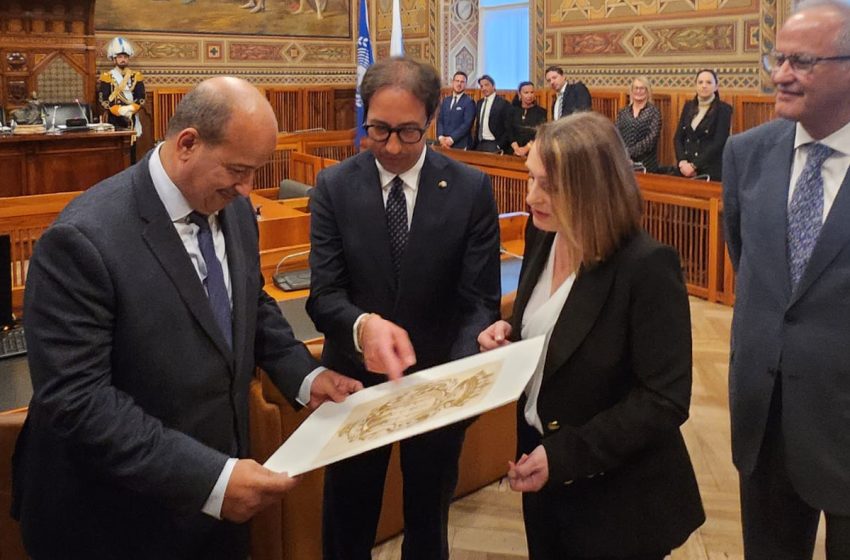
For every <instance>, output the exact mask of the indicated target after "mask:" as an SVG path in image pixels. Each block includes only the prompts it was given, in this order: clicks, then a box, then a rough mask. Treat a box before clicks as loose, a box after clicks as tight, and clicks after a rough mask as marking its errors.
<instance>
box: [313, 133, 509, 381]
mask: <svg viewBox="0 0 850 560" xmlns="http://www.w3.org/2000/svg"><path fill="white" fill-rule="evenodd" d="M310 209H311V216H310V243H311V251H310V269H311V271H312V272H311V285H310V297H309V298H308V300H307V312H308V313H309V314H310V317H311V318H312V319H313V322H314V323H315V324H316V328H318V329H319V331H321V332H322V333H324V335H325V345H324V350H323V353H322V361H323V363H324V364H325V365H327V366H328V367H330V368H332V369H334V370H337V371H340V372H344V373H345V374H346V375H350V376H352V377H355V378H358V379H360V380H362V381H363V382H364V383H365V384H367V385H369V384H375V383H377V382H383V381H385V380H386V377H385V376H383V375H375V374H370V373H367V372H366V370H365V369H364V365H363V359H362V357H361V356H360V355H359V354H358V353H357V352H356V351H355V349H354V340H353V333H352V328H353V326H354V322H355V320H356V319H357V317H358V316H359V315H360V314H361V313H365V312H373V313H378V314H380V315H381V316H382V317H384V318H386V319H388V320H390V321H393V322H394V323H396V324H398V325H400V326H401V327H403V328H404V329H406V330H407V332H408V334H409V335H410V340H411V342H412V343H413V348H414V350H415V351H416V358H417V363H416V365H415V366H413V368H412V369H411V371H416V370H419V369H423V368H427V367H431V366H434V365H437V364H440V363H443V362H446V361H449V360H455V359H457V358H461V357H464V356H468V355H471V354H475V353H477V352H478V342H477V337H478V333H480V332H481V331H482V330H484V329H485V328H486V327H487V326H488V325H489V324H491V323H492V322H493V321H495V320H496V319H497V318H498V315H499V304H500V300H501V291H500V267H499V224H498V212H497V210H496V202H495V200H494V198H493V192H492V187H491V186H490V180H489V178H488V177H487V176H486V175H484V174H483V173H481V172H480V171H478V170H476V169H473V168H472V167H468V166H466V165H463V164H461V163H458V162H456V161H455V160H453V159H450V158H448V157H446V156H444V155H442V154H439V153H437V152H434V151H432V150H430V149H429V150H428V152H427V154H426V156H425V162H424V165H423V167H422V172H421V174H420V177H419V186H418V192H417V195H416V206H415V208H414V212H413V219H412V221H411V223H410V233H409V237H408V242H407V248H406V249H405V252H404V256H403V258H402V262H401V271H400V273H399V279H398V284H396V281H395V273H394V271H393V266H392V258H391V256H390V243H389V234H388V233H387V221H386V212H385V209H384V201H383V195H382V193H381V186H380V177H379V174H378V169H377V167H376V166H375V156H374V155H372V154H371V153H370V152H363V153H361V154H358V155H356V156H354V157H351V158H349V159H347V160H345V161H344V162H342V163H341V164H339V165H335V166H333V167H330V168H328V169H325V170H323V171H322V172H321V173H320V174H319V177H318V181H317V184H316V189H315V191H314V194H313V197H312V199H311V202H310Z"/></svg>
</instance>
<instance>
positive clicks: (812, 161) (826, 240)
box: [723, 0, 850, 560]
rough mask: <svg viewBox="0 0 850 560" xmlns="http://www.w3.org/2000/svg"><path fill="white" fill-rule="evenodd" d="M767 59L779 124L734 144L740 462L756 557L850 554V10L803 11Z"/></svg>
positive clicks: (727, 178) (736, 454) (734, 410)
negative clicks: (822, 550)
mask: <svg viewBox="0 0 850 560" xmlns="http://www.w3.org/2000/svg"><path fill="white" fill-rule="evenodd" d="M775 48H776V50H775V51H773V52H771V53H770V54H769V55H767V56H766V57H765V66H766V69H767V70H768V71H769V72H770V75H771V77H772V78H773V83H774V85H775V86H776V116H777V117H778V118H777V119H775V120H773V121H771V122H769V123H767V124H763V125H761V126H759V127H756V128H753V129H750V130H748V131H746V132H744V133H743V134H737V135H735V136H733V137H732V138H730V139H729V142H728V143H727V144H726V150H725V152H724V156H723V159H724V162H723V215H724V221H725V226H726V229H725V233H726V241H727V244H728V248H729V257H730V258H731V260H732V266H733V267H734V269H735V271H736V273H737V274H736V280H735V282H736V284H735V313H734V316H733V318H732V337H731V338H732V343H731V360H730V364H729V408H730V412H731V416H732V424H731V425H732V459H733V461H734V463H735V467H737V469H738V474H739V477H740V482H741V522H742V525H743V534H744V555H745V557H746V558H747V560H761V559H763V558H769V559H770V560H807V559H808V560H811V558H812V555H813V552H814V549H815V538H816V535H817V533H818V525H819V524H820V520H821V519H824V520H825V521H826V558H828V559H830V560H838V559H847V558H850V430H848V428H850V375H848V373H850V345H848V344H847V340H848V336H850V322H848V317H850V173H848V169H850V96H848V94H847V93H848V91H850V3H848V2H847V1H845V0H820V1H808V2H801V3H799V4H798V5H797V6H796V10H795V13H794V14H793V15H792V16H791V17H790V18H788V19H787V20H786V21H785V24H784V25H783V26H782V28H781V29H780V30H779V32H778V33H777V34H776V44H775ZM821 557H822V556H821Z"/></svg>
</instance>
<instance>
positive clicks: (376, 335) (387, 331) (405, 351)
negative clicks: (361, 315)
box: [360, 315, 416, 379]
mask: <svg viewBox="0 0 850 560" xmlns="http://www.w3.org/2000/svg"><path fill="white" fill-rule="evenodd" d="M365 321H366V323H364V325H363V330H362V335H361V337H360V348H361V349H362V350H363V361H364V362H365V364H366V369H368V370H369V371H371V372H374V373H384V374H386V376H387V377H389V378H390V379H400V378H401V376H402V374H404V370H406V369H407V368H409V367H410V366H412V365H413V364H415V363H416V353H415V352H414V351H413V344H411V342H410V337H408V336H407V331H406V330H404V329H403V328H401V327H399V326H398V325H396V324H394V323H391V322H390V321H387V320H386V319H384V318H383V317H380V316H378V315H371V316H369V317H368V318H366V319H365Z"/></svg>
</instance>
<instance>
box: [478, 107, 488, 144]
mask: <svg viewBox="0 0 850 560" xmlns="http://www.w3.org/2000/svg"><path fill="white" fill-rule="evenodd" d="M487 101H488V99H487V98H486V97H485V98H484V102H483V103H482V104H481V114H480V115H479V116H478V139H479V140H484V117H485V116H487Z"/></svg>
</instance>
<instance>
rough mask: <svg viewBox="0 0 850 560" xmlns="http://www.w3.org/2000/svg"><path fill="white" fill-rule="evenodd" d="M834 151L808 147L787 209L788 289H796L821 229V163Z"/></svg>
mask: <svg viewBox="0 0 850 560" xmlns="http://www.w3.org/2000/svg"><path fill="white" fill-rule="evenodd" d="M833 153H835V150H833V149H832V148H830V147H829V146H826V145H824V144H820V143H817V142H815V143H813V144H810V145H809V149H808V155H807V156H806V165H805V167H804V168H803V172H802V173H801V174H800V178H799V179H797V185H796V187H795V188H794V195H793V196H792V197H791V204H790V205H789V206H788V230H787V242H788V268H789V272H790V273H791V287H792V288H796V287H797V284H798V283H799V282H800V278H802V277H803V272H804V271H805V270H806V265H807V264H808V263H809V258H810V257H811V256H812V250H813V249H814V248H815V243H816V242H817V240H818V236H819V235H820V230H821V227H822V226H823V175H822V174H821V167H823V162H824V161H826V160H827V158H828V157H829V156H831V155H832V154H833Z"/></svg>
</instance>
